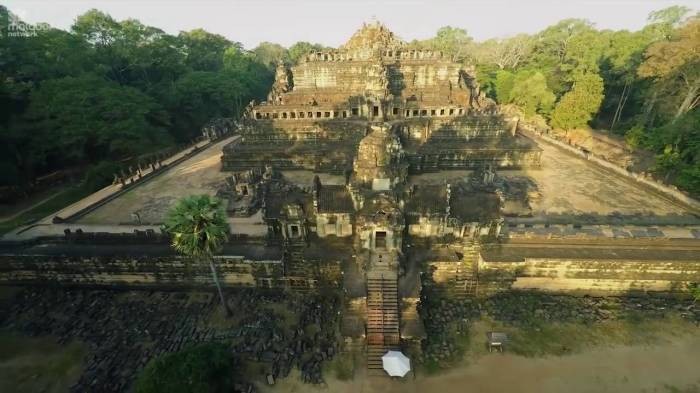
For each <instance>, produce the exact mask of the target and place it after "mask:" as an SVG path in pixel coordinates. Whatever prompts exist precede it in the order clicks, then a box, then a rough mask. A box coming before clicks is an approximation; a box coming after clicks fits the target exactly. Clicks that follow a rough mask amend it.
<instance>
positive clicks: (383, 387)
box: [260, 334, 700, 393]
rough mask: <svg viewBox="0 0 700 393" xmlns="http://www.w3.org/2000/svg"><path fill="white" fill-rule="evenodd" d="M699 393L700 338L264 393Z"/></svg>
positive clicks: (293, 383)
mask: <svg viewBox="0 0 700 393" xmlns="http://www.w3.org/2000/svg"><path fill="white" fill-rule="evenodd" d="M670 387H674V388H677V389H681V390H680V391H684V390H683V389H688V388H689V387H693V388H695V387H698V388H700V334H698V335H697V336H693V337H686V338H683V339H677V340H676V341H674V342H672V343H668V344H665V345H658V346H632V347H614V348H606V349H596V350H591V351H587V352H584V353H581V354H576V355H570V356H563V357H545V358H525V357H521V356H515V355H510V354H489V355H486V356H483V357H482V358H480V359H479V360H478V361H477V362H475V363H473V364H471V365H465V366H462V367H459V368H456V369H454V370H451V371H449V372H447V373H444V374H440V375H436V376H430V377H425V376H419V377H418V378H417V379H416V380H415V381H414V380H413V379H412V378H411V377H410V376H409V377H408V378H406V379H405V380H403V381H391V380H389V379H387V378H381V377H379V378H377V377H371V378H368V377H366V376H365V375H357V376H356V378H355V379H354V380H353V381H352V382H340V381H329V385H328V387H327V388H313V387H310V386H309V385H304V384H302V383H301V382H298V379H297V378H295V377H294V376H292V377H290V378H287V379H286V380H283V381H280V383H279V384H278V385H277V386H275V387H274V388H272V389H270V388H267V387H265V386H261V388H262V389H261V390H260V391H261V392H268V391H269V392H316V391H318V392H328V393H336V392H337V393H340V392H343V393H346V392H347V393H351V392H353V393H359V392H362V393H399V392H400V393H427V392H438V393H458V392H459V393H465V392H479V393H496V392H499V393H500V392H508V393H560V392H566V393H606V392H615V393H639V392H671V391H674V390H670Z"/></svg>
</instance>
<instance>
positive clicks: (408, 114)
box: [406, 109, 411, 117]
mask: <svg viewBox="0 0 700 393" xmlns="http://www.w3.org/2000/svg"><path fill="white" fill-rule="evenodd" d="M406 117H411V111H410V110H408V109H406Z"/></svg>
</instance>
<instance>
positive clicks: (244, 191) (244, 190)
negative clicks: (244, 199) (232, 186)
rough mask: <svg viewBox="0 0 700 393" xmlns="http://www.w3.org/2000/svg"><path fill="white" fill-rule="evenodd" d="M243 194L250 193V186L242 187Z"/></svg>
mask: <svg viewBox="0 0 700 393" xmlns="http://www.w3.org/2000/svg"><path fill="white" fill-rule="evenodd" d="M241 194H243V195H244V196H246V195H248V186H242V187H241Z"/></svg>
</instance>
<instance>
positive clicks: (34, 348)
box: [0, 333, 86, 393]
mask: <svg viewBox="0 0 700 393" xmlns="http://www.w3.org/2000/svg"><path fill="white" fill-rule="evenodd" d="M0 348H1V349H2V350H1V351H0V392H16V393H23V392H26V393H30V392H46V393H59V392H67V391H68V387H70V386H71V385H72V384H74V383H75V382H77V381H78V378H79V377H80V374H81V373H82V371H83V359H84V357H85V353H86V349H85V348H84V347H83V346H82V345H81V344H78V343H71V344H68V345H60V344H57V343H56V342H55V341H54V340H53V339H52V338H50V337H41V338H29V337H22V336H15V335H10V334H6V333H0Z"/></svg>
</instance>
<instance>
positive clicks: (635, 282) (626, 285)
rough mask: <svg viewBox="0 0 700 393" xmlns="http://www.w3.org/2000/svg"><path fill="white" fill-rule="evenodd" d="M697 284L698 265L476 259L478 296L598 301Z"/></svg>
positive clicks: (699, 275) (697, 263)
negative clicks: (532, 293) (549, 295)
mask: <svg viewBox="0 0 700 393" xmlns="http://www.w3.org/2000/svg"><path fill="white" fill-rule="evenodd" d="M696 282H700V260H698V261H668V260H651V261H640V260H629V259H625V260H622V259H620V260H613V259H609V260H608V259H604V260H595V259H570V258H559V259H555V258H525V260H524V261H521V262H486V261H484V260H483V259H480V261H479V264H478V289H479V293H480V294H482V295H484V294H489V293H493V292H497V291H501V290H510V289H521V290H538V291H545V292H554V293H582V294H602V295H605V294H609V295H619V294H625V293H633V292H636V293H639V292H667V293H669V292H670V293H677V292H684V291H686V290H687V284H688V283H696Z"/></svg>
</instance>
